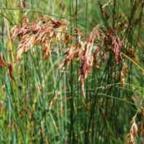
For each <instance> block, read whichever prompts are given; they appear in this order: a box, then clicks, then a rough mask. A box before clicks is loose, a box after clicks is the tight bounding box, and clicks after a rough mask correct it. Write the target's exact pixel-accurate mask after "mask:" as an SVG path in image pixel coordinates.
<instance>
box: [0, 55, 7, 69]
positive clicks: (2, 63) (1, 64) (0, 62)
mask: <svg viewBox="0 0 144 144" xmlns="http://www.w3.org/2000/svg"><path fill="white" fill-rule="evenodd" d="M6 66H7V64H6V62H5V60H4V58H3V55H2V53H0V67H2V68H3V67H6Z"/></svg>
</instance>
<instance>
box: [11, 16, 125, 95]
mask: <svg viewBox="0 0 144 144" xmlns="http://www.w3.org/2000/svg"><path fill="white" fill-rule="evenodd" d="M11 33H12V39H13V40H15V39H16V38H18V40H19V44H18V48H17V53H16V61H18V60H20V59H21V57H22V55H23V53H26V52H28V51H29V50H30V49H31V48H33V47H34V46H36V45H39V46H41V48H42V51H43V57H44V59H47V58H48V57H49V56H50V55H51V51H52V49H53V48H52V46H51V44H52V43H54V42H55V41H59V42H60V43H63V44H65V45H66V46H67V50H66V53H65V57H64V60H63V62H62V64H61V67H65V66H66V65H69V64H70V63H71V62H72V61H74V60H75V59H77V60H78V61H79V62H80V70H79V79H80V82H81V86H82V92H83V95H85V94H84V81H85V79H86V78H87V77H88V75H89V74H90V72H91V70H92V68H93V67H94V66H96V67H100V65H99V61H103V62H106V61H107V59H108V56H106V55H107V52H108V53H109V52H112V53H113V55H114V57H115V61H116V64H119V63H120V62H121V49H122V47H123V43H122V41H121V40H120V38H119V37H118V35H117V34H116V31H115V30H113V29H108V30H107V31H103V30H102V29H101V28H100V27H98V26H96V27H94V28H93V29H92V31H91V32H90V34H89V36H88V37H87V38H86V39H85V40H84V38H83V35H82V32H80V30H79V29H76V30H75V33H74V35H70V34H69V33H68V22H67V21H66V20H56V19H53V18H48V17H41V18H39V19H38V20H36V21H32V22H30V21H29V19H28V18H27V17H25V18H23V21H22V24H21V25H17V26H14V27H13V29H12V32H11ZM75 36H76V40H74V37H75ZM71 40H73V41H74V43H72V44H71Z"/></svg>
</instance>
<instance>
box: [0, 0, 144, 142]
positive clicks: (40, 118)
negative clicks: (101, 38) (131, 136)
mask: <svg viewBox="0 0 144 144" xmlns="http://www.w3.org/2000/svg"><path fill="white" fill-rule="evenodd" d="M143 3H144V2H143V1H142V0H137V1H136V0H109V1H108V0H28V2H27V7H26V9H21V8H19V7H18V4H19V1H18V0H0V26H1V30H0V40H1V41H0V52H1V53H2V54H3V55H4V58H5V60H6V61H8V62H9V63H11V62H13V61H14V58H15V53H16V50H17V45H18V41H16V42H12V41H11V37H10V30H11V28H12V27H13V26H14V25H16V24H20V22H21V19H22V17H23V16H28V17H29V18H30V19H31V20H35V19H36V18H37V17H39V16H41V15H47V16H50V17H54V18H57V19H66V20H68V21H69V30H68V31H69V33H71V34H73V33H74V29H75V28H76V27H79V28H80V29H81V30H82V31H83V33H84V34H85V36H87V35H88V34H89V33H90V31H91V30H92V28H93V27H94V26H95V25H99V26H100V27H101V28H102V29H103V30H104V31H106V30H107V29H108V28H109V27H111V28H113V29H117V34H118V36H119V37H120V38H121V39H122V40H123V41H124V47H123V49H122V63H120V64H116V63H115V60H114V57H113V56H110V57H109V59H108V61H106V62H105V63H104V64H102V66H101V67H100V68H99V69H97V68H93V70H92V72H91V73H90V75H89V76H88V78H87V79H86V82H85V91H86V97H85V98H84V97H83V95H82V93H81V85H80V81H79V67H80V64H79V63H78V62H77V61H74V62H72V63H71V64H70V66H67V67H66V68H65V69H64V70H63V69H59V65H60V63H61V62H62V61H63V59H64V53H63V51H64V49H66V48H67V47H66V46H65V45H64V44H63V43H59V42H56V43H55V44H54V45H53V47H54V49H55V52H53V53H52V56H51V57H50V58H49V59H48V60H43V58H42V52H41V50H40V48H39V47H35V48H33V49H31V50H30V51H29V52H28V53H25V54H24V55H23V58H22V60H21V61H20V62H19V64H17V65H15V67H14V72H13V75H14V79H15V80H11V78H10V76H9V72H8V70H7V68H2V67H0V144H10V143H12V144H23V143H24V144H31V143H32V144H33V143H34V144H45V143H47V144H77V143H78V144H84V143H85V144H123V143H124V141H125V139H126V135H127V134H128V133H129V130H130V127H131V119H132V117H133V116H134V115H135V114H136V113H137V112H138V111H139V110H140V108H141V107H142V106H143V98H144V97H143V96H144V88H143V87H144V76H143V75H144V42H143V41H144V25H143V22H144V16H143V12H144V9H143V5H144V4H143ZM101 7H103V10H102V9H101ZM131 51H132V52H131ZM131 53H132V54H131ZM124 64H126V65H127V67H128V74H127V75H126V76H125V84H124V86H122V85H121V82H120V80H119V79H118V78H117V77H118V76H119V75H120V73H121V69H122V67H123V65H124ZM142 120H143V118H141V117H140V118H139V117H138V118H137V123H139V122H141V121H142ZM141 141H144V139H142V138H141V136H140V135H139V136H137V143H139V144H140V143H141Z"/></svg>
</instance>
